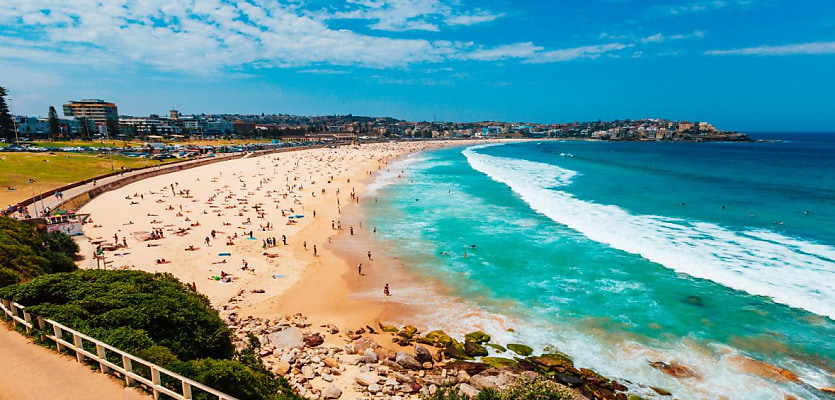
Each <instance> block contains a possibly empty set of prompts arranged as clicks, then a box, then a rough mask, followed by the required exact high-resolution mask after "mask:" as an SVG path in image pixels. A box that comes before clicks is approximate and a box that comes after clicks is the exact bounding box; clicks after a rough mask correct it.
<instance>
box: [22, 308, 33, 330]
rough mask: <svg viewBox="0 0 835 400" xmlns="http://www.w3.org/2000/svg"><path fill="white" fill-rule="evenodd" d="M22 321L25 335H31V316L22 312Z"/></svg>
mask: <svg viewBox="0 0 835 400" xmlns="http://www.w3.org/2000/svg"><path fill="white" fill-rule="evenodd" d="M23 321H24V322H26V323H25V324H23V326H25V327H26V333H32V314H31V313H28V312H26V311H23Z"/></svg>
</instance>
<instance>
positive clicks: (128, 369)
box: [122, 354, 134, 386]
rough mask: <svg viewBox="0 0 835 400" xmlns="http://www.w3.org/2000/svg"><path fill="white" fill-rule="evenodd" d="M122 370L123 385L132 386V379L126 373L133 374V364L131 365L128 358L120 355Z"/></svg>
mask: <svg viewBox="0 0 835 400" xmlns="http://www.w3.org/2000/svg"><path fill="white" fill-rule="evenodd" d="M122 368H123V369H124V370H125V384H126V385H128V386H133V382H134V379H133V378H131V377H130V375H128V373H133V364H132V363H131V360H130V357H128V356H126V355H124V354H122Z"/></svg>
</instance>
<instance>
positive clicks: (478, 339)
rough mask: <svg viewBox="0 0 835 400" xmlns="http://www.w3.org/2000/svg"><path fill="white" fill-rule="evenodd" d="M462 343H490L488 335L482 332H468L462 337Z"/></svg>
mask: <svg viewBox="0 0 835 400" xmlns="http://www.w3.org/2000/svg"><path fill="white" fill-rule="evenodd" d="M464 341H465V342H473V343H486V342H489V341H490V335H488V334H486V333H484V332H482V331H475V332H470V333H468V334H467V335H465V336H464Z"/></svg>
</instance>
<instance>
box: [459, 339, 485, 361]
mask: <svg viewBox="0 0 835 400" xmlns="http://www.w3.org/2000/svg"><path fill="white" fill-rule="evenodd" d="M464 352H465V353H467V355H468V356H470V357H483V356H486V355H487V354H488V353H487V349H486V348H484V346H482V345H480V344H478V343H476V342H470V341H467V342H464Z"/></svg>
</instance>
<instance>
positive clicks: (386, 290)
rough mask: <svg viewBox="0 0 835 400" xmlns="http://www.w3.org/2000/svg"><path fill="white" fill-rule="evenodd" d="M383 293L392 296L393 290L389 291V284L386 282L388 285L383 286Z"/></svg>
mask: <svg viewBox="0 0 835 400" xmlns="http://www.w3.org/2000/svg"><path fill="white" fill-rule="evenodd" d="M383 295H385V296H391V292H389V284H388V283H386V286H384V287H383Z"/></svg>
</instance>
